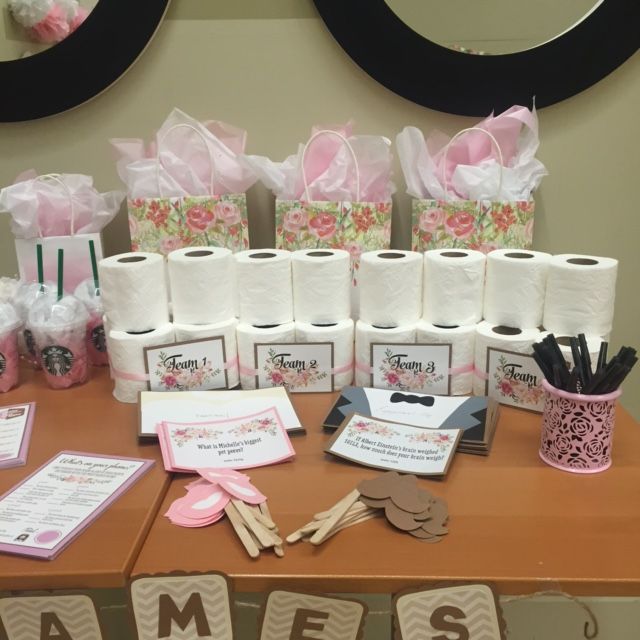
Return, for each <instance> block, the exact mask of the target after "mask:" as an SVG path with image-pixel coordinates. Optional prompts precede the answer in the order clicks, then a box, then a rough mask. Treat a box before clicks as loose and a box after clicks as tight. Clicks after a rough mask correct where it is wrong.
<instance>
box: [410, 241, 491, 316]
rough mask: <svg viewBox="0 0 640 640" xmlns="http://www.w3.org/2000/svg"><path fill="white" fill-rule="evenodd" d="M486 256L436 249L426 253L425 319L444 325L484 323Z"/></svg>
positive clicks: (423, 309)
mask: <svg viewBox="0 0 640 640" xmlns="http://www.w3.org/2000/svg"><path fill="white" fill-rule="evenodd" d="M485 262H486V257H485V255H484V253H480V251H473V250H471V249H433V250H431V251H426V252H425V254H424V298H423V305H422V319H423V320H425V321H426V322H430V323H432V324H439V325H444V326H453V325H472V324H476V323H477V322H480V320H482V299H483V295H484V269H485Z"/></svg>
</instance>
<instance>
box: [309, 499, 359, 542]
mask: <svg viewBox="0 0 640 640" xmlns="http://www.w3.org/2000/svg"><path fill="white" fill-rule="evenodd" d="M359 497H360V492H359V491H358V490H357V489H354V490H353V491H352V492H351V493H349V494H348V495H346V496H345V497H344V498H343V499H342V500H340V502H339V503H338V505H340V506H339V507H337V508H336V509H335V511H334V512H333V514H332V515H331V516H330V517H329V518H327V519H326V520H323V521H322V526H321V527H320V528H319V529H318V530H317V531H316V532H315V533H314V534H313V535H312V536H311V539H310V542H311V544H320V543H321V542H322V541H323V540H324V538H325V536H326V535H327V534H328V533H329V531H331V529H333V527H334V526H335V525H336V523H337V522H338V521H340V520H341V519H342V517H343V516H344V515H345V514H346V513H347V511H349V508H350V507H351V505H352V504H353V503H354V502H355V501H356V500H357V499H358V498H359Z"/></svg>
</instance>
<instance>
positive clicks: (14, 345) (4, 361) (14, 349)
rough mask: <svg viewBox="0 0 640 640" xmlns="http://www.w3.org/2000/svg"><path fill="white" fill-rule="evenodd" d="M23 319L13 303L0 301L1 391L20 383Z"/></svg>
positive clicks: (3, 391)
mask: <svg viewBox="0 0 640 640" xmlns="http://www.w3.org/2000/svg"><path fill="white" fill-rule="evenodd" d="M21 326H22V321H21V320H20V317H19V316H18V312H17V311H16V310H15V308H14V307H13V305H11V304H9V303H8V302H0V393H5V392H6V391H9V389H13V387H15V386H17V384H18V371H19V360H20V356H19V354H18V332H19V331H20V327H21Z"/></svg>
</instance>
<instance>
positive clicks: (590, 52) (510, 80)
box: [313, 0, 640, 116]
mask: <svg viewBox="0 0 640 640" xmlns="http://www.w3.org/2000/svg"><path fill="white" fill-rule="evenodd" d="M313 2H314V4H315V6H316V9H317V10H318V12H319V14H320V16H321V17H322V19H323V20H324V22H325V24H326V25H327V27H328V29H329V31H330V32H331V34H332V35H333V37H334V38H335V39H336V41H337V42H338V44H339V45H340V46H341V47H342V48H343V49H344V50H345V51H346V52H347V53H348V54H349V56H350V57H351V58H352V59H353V61H354V62H355V63H356V64H357V65H358V66H359V67H361V68H362V69H363V70H364V71H366V72H367V73H368V74H369V75H370V76H371V77H372V78H374V79H375V80H377V81H378V82H379V83H380V84H382V85H383V86H385V87H386V88H387V89H390V90H391V91H393V92H394V93H397V94H398V95H400V96H402V97H404V98H407V99H408V100H411V101H412V102H415V103H417V104H420V105H423V106H425V107H429V108H431V109H435V110H437V111H443V112H445V113H452V114H456V115H463V116H487V115H488V114H489V113H491V112H492V111H495V112H496V113H499V112H501V111H504V110H505V109H507V108H509V107H510V106H512V105H514V104H520V105H527V106H531V105H532V104H533V101H534V99H535V105H536V107H545V106H548V105H552V104H555V103H557V102H560V101H561V100H564V99H566V98H569V97H570V96H573V95H575V94H577V93H579V92H581V91H584V90H585V89H587V88H588V87H590V86H591V85H593V84H595V83H596V82H598V81H599V80H601V79H602V78H604V77H605V76H606V75H608V74H609V73H611V72H612V71H613V70H614V69H616V68H617V67H618V66H620V65H621V64H622V63H623V62H624V61H625V60H627V59H628V58H629V57H630V56H631V55H632V54H633V53H634V52H635V51H636V50H637V49H638V47H639V46H640V0H603V2H602V4H600V5H599V6H598V7H597V8H596V9H595V10H594V11H593V12H591V13H590V14H589V15H588V16H587V17H585V18H584V19H583V20H582V21H581V22H580V23H578V24H577V25H576V26H575V27H574V28H572V29H571V30H569V31H567V32H566V33H563V34H562V35H560V36H558V37H557V38H555V39H554V40H551V41H549V42H546V43H544V44H541V45H540V46H538V47H534V48H533V49H529V50H526V51H520V52H517V53H510V54H502V55H473V54H468V53H462V52H459V51H454V50H453V49H448V48H446V47H443V46H440V45H438V44H435V43H434V42H431V41H430V40H427V39H426V38H424V37H423V36H421V35H420V34H418V33H416V32H415V31H413V30H412V29H411V28H410V27H408V26H407V25H406V24H405V23H404V22H403V21H402V20H401V19H400V18H399V17H398V16H397V15H396V14H395V13H394V12H393V11H392V10H391V8H390V7H389V6H388V5H387V4H386V2H385V1H384V0H313ZM421 78H422V79H423V80H422V81H421V80H420V79H421Z"/></svg>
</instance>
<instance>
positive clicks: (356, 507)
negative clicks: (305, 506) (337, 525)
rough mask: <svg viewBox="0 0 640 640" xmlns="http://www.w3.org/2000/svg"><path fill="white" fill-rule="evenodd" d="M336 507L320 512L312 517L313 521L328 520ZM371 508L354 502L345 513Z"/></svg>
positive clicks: (362, 503)
mask: <svg viewBox="0 0 640 640" xmlns="http://www.w3.org/2000/svg"><path fill="white" fill-rule="evenodd" d="M335 507H336V505H334V506H333V507H331V509H327V510H326V511H320V513H316V514H315V515H314V516H313V519H314V520H326V519H327V518H329V517H330V516H331V515H332V514H333V513H334V509H335ZM370 508H371V507H368V506H367V505H366V504H364V502H360V500H357V501H356V502H354V503H353V504H352V505H351V507H349V511H347V513H354V512H357V511H364V510H366V509H370Z"/></svg>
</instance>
